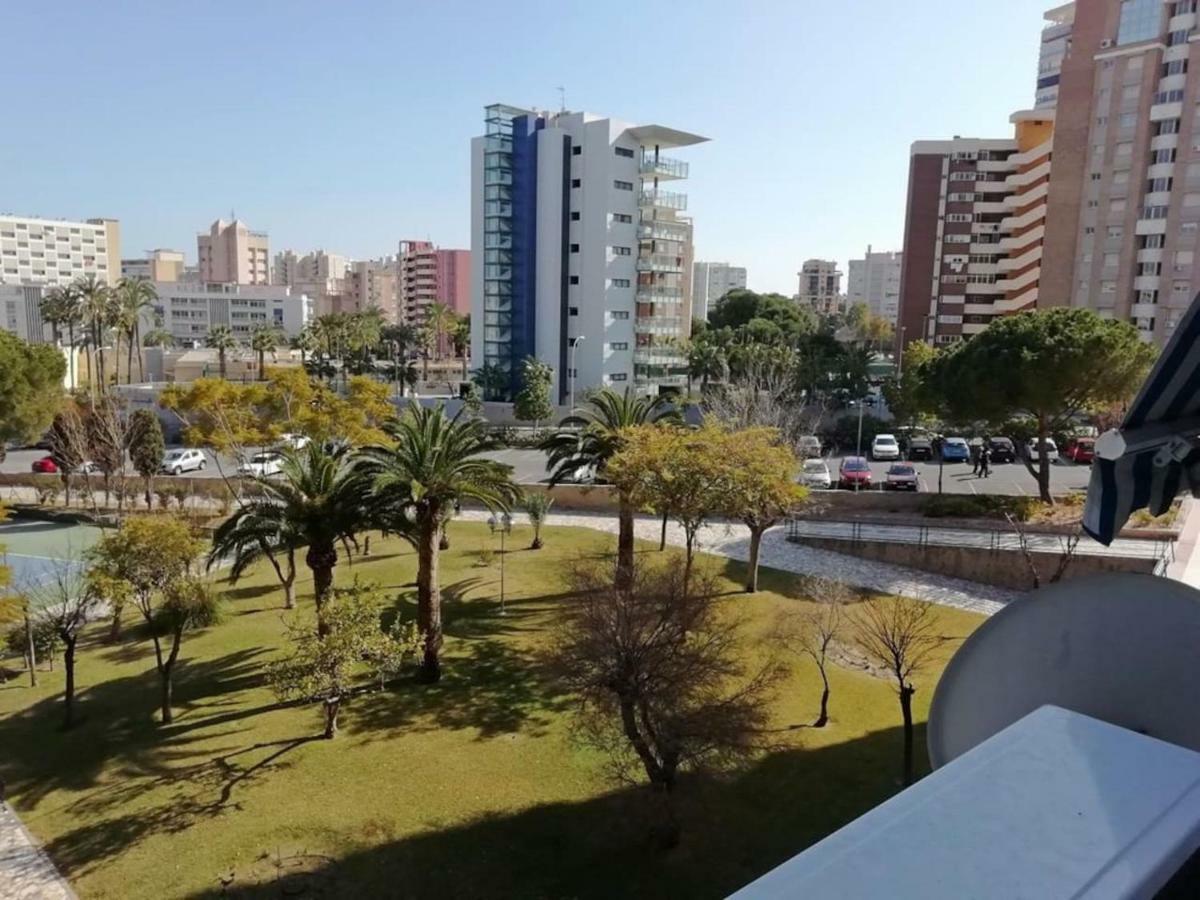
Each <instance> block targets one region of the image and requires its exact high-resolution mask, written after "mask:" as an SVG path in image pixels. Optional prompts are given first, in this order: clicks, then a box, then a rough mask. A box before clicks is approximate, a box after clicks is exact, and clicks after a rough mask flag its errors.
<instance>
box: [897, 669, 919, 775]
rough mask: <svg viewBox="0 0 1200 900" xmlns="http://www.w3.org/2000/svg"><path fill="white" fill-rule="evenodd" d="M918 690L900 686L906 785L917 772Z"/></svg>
mask: <svg viewBox="0 0 1200 900" xmlns="http://www.w3.org/2000/svg"><path fill="white" fill-rule="evenodd" d="M916 692H917V689H916V688H915V687H913V686H911V685H907V684H902V685H901V686H900V714H901V716H903V718H904V786H905V787H908V786H909V785H910V784H912V783H913V780H914V778H915V772H914V771H913V718H912V695H913V694H915V693H916Z"/></svg>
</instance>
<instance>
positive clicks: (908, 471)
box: [884, 463, 918, 491]
mask: <svg viewBox="0 0 1200 900" xmlns="http://www.w3.org/2000/svg"><path fill="white" fill-rule="evenodd" d="M884 487H885V488H887V489H889V490H893V491H915V490H917V489H918V479H917V470H916V469H915V468H913V467H912V466H911V465H909V464H908V463H892V464H891V465H890V466H888V470H887V481H885V482H884Z"/></svg>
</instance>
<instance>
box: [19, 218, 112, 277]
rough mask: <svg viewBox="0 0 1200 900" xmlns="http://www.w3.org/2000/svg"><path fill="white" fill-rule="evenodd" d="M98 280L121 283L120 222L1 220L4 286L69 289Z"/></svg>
mask: <svg viewBox="0 0 1200 900" xmlns="http://www.w3.org/2000/svg"><path fill="white" fill-rule="evenodd" d="M87 275H95V276H96V277H97V278H99V279H100V280H101V281H105V282H107V283H109V284H115V283H116V281H117V279H118V278H120V277H121V226H120V224H119V223H118V222H117V220H116V219H87V220H86V221H69V220H66V219H41V218H36V217H27V216H13V215H3V214H0V284H17V285H48V286H50V287H55V286H63V285H67V284H70V283H71V282H72V281H74V280H75V279H77V278H80V277H84V276H87Z"/></svg>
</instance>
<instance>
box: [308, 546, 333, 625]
mask: <svg viewBox="0 0 1200 900" xmlns="http://www.w3.org/2000/svg"><path fill="white" fill-rule="evenodd" d="M304 559H305V562H307V563H308V567H309V568H310V569H311V570H312V574H313V590H314V592H315V593H316V601H317V637H322V638H323V637H325V635H327V634H329V626H328V625H327V624H326V622H325V616H324V615H323V612H324V609H325V601H326V600H328V599H329V594H330V591H332V590H333V567H334V566H335V565H337V548H336V547H335V546H333V544H313V545H311V546H310V547H309V548H308V554H307V555H306V556H305V558H304Z"/></svg>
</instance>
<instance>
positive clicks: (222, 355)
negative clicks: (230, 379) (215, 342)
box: [217, 349, 225, 381]
mask: <svg viewBox="0 0 1200 900" xmlns="http://www.w3.org/2000/svg"><path fill="white" fill-rule="evenodd" d="M217 364H218V365H219V366H220V370H221V380H222V381H224V380H225V351H224V350H223V349H222V350H219V351H217Z"/></svg>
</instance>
